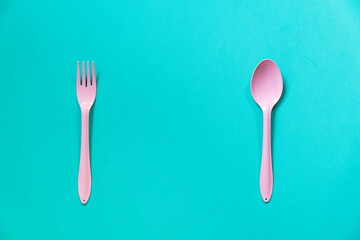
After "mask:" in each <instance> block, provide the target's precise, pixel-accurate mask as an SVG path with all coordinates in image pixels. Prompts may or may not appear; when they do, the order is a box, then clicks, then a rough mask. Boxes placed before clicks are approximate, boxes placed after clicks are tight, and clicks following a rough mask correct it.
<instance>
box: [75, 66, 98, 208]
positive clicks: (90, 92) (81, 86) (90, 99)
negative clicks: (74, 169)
mask: <svg viewBox="0 0 360 240" xmlns="http://www.w3.org/2000/svg"><path fill="white" fill-rule="evenodd" d="M76 94H77V99H78V102H79V105H80V108H81V152H80V167H79V178H78V190H79V197H80V201H81V202H82V203H83V204H85V203H87V201H88V200H89V197H90V192H91V169H90V153H89V113H90V109H91V106H92V105H93V103H94V100H95V97H96V76H95V65H94V62H92V81H91V82H90V67H89V61H88V62H87V80H85V62H83V71H82V80H81V81H80V66H79V62H77V80H76Z"/></svg>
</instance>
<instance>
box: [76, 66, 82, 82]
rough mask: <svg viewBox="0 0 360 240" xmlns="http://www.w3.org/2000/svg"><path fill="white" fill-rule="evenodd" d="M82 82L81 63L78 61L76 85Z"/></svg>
mask: <svg viewBox="0 0 360 240" xmlns="http://www.w3.org/2000/svg"><path fill="white" fill-rule="evenodd" d="M80 85H81V83H80V64H79V61H78V62H77V76H76V87H79V86H80Z"/></svg>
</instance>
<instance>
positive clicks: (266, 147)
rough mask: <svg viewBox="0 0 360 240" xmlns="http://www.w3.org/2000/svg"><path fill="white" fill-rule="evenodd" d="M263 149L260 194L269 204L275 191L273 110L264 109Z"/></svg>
mask: <svg viewBox="0 0 360 240" xmlns="http://www.w3.org/2000/svg"><path fill="white" fill-rule="evenodd" d="M263 115H264V129H263V149H262V159H261V170H260V192H261V197H262V198H263V200H264V201H265V202H269V201H270V198H271V194H272V189H273V170H272V161H271V109H264V110H263Z"/></svg>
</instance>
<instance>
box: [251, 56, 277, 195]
mask: <svg viewBox="0 0 360 240" xmlns="http://www.w3.org/2000/svg"><path fill="white" fill-rule="evenodd" d="M282 90H283V81H282V77H281V73H280V70H279V68H278V66H277V65H276V63H275V62H274V61H272V60H270V59H266V60H263V61H261V62H260V63H259V65H258V66H257V67H256V69H255V71H254V73H253V76H252V79H251V94H252V96H253V98H254V100H255V102H256V103H257V104H258V105H259V106H260V108H261V110H262V111H263V116H264V130H263V149H262V158H261V170H260V193H261V197H262V198H263V200H264V201H265V202H269V201H270V198H271V194H272V190H273V170H272V159H271V111H272V109H273V107H274V106H275V104H276V103H277V102H278V101H279V99H280V97H281V93H282Z"/></svg>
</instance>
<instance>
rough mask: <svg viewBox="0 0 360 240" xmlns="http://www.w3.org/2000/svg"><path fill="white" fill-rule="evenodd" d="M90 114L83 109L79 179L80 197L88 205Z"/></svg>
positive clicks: (89, 187) (89, 189) (89, 185)
mask: <svg viewBox="0 0 360 240" xmlns="http://www.w3.org/2000/svg"><path fill="white" fill-rule="evenodd" d="M89 112H90V109H85V108H84V109H83V108H82V109H81V152H80V167H79V177H78V190H79V197H80V200H81V203H82V204H86V203H87V201H88V200H89V197H90V192H91V169H90V153H89Z"/></svg>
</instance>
